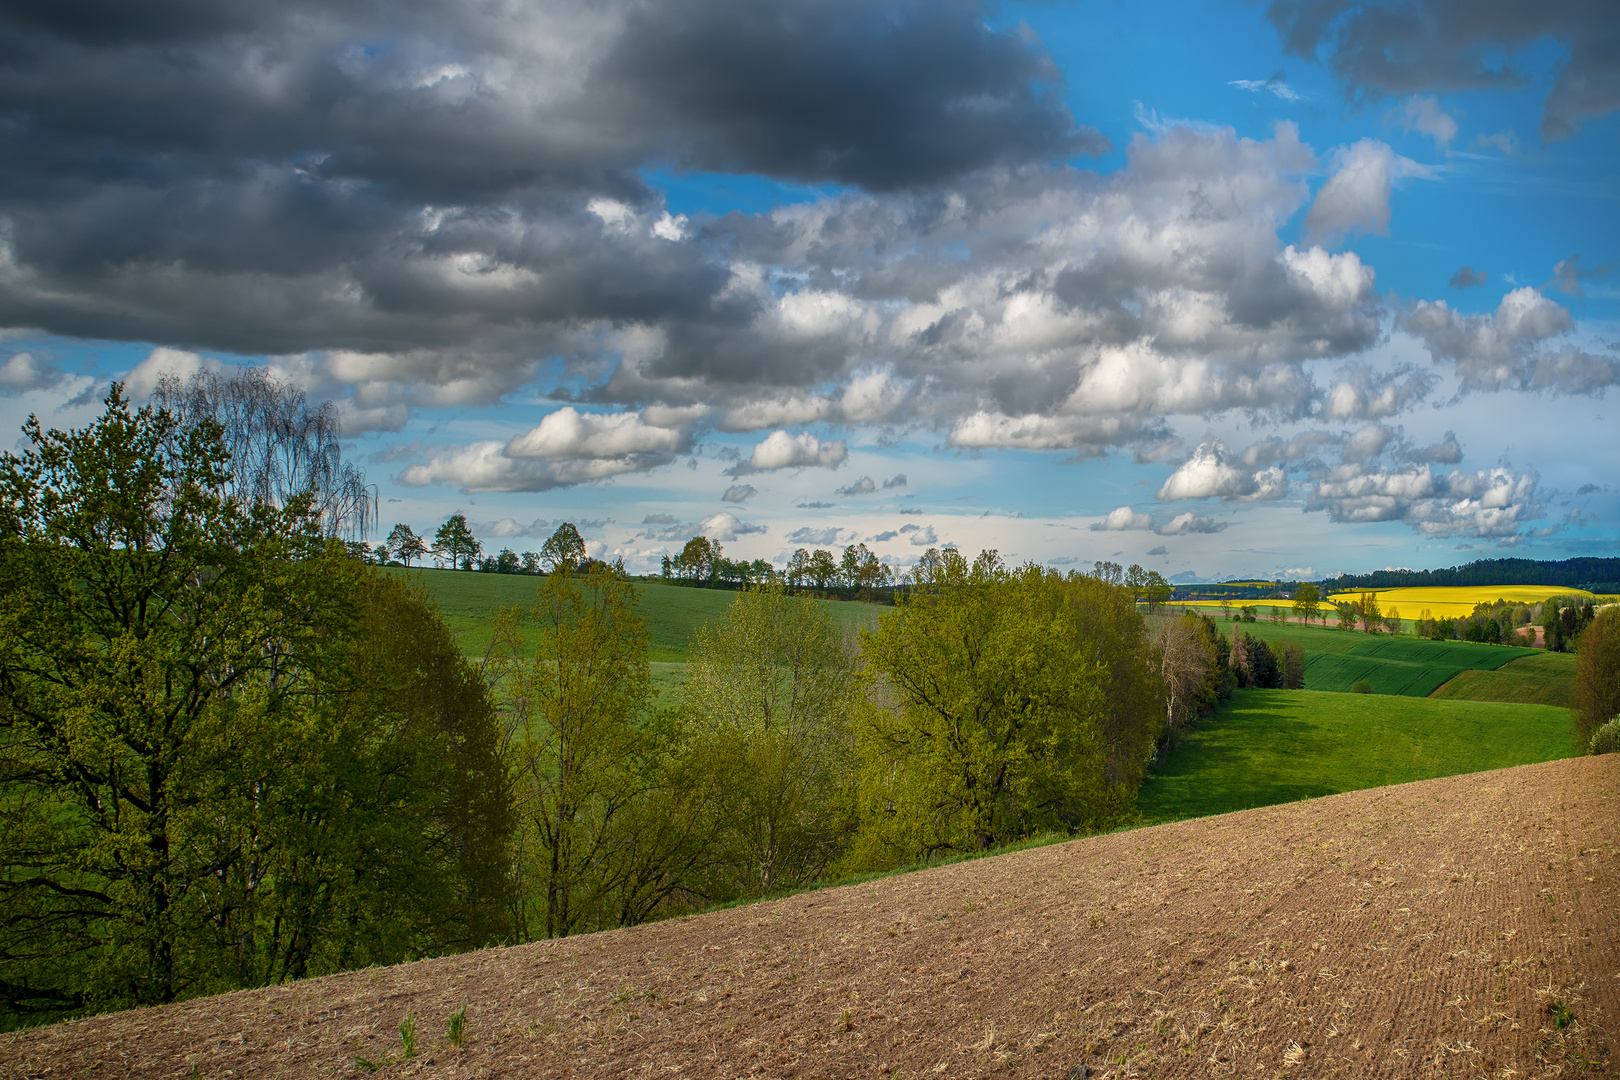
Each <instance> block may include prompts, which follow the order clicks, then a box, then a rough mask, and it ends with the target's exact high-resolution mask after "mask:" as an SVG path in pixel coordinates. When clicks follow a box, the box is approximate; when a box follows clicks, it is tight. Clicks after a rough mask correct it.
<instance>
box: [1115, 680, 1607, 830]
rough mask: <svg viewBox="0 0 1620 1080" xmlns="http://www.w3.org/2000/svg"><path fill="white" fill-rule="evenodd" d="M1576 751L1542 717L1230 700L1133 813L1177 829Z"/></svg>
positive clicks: (1490, 705) (1533, 712) (1363, 698)
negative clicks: (1190, 821) (1198, 820)
mask: <svg viewBox="0 0 1620 1080" xmlns="http://www.w3.org/2000/svg"><path fill="white" fill-rule="evenodd" d="M1580 750H1581V748H1580V747H1579V746H1578V745H1577V741H1576V738H1575V734H1574V729H1573V727H1572V725H1571V724H1570V719H1569V713H1568V711H1567V710H1565V709H1561V708H1555V707H1552V706H1548V705H1523V704H1504V703H1500V702H1489V701H1461V700H1446V699H1440V698H1411V697H1385V696H1369V695H1365V694H1337V693H1328V692H1324V691H1315V690H1239V691H1236V692H1235V693H1234V694H1233V697H1232V701H1231V702H1230V703H1229V704H1228V705H1226V706H1224V707H1223V708H1222V709H1221V710H1220V711H1219V712H1217V713H1216V714H1215V715H1214V716H1213V717H1211V718H1209V719H1208V720H1206V721H1205V722H1204V724H1203V725H1202V726H1201V727H1200V728H1199V730H1198V731H1196V732H1195V733H1194V734H1193V735H1192V736H1191V737H1190V738H1189V739H1188V740H1187V741H1186V742H1185V743H1183V744H1182V745H1181V746H1180V747H1178V748H1177V749H1176V750H1174V751H1172V752H1171V753H1170V754H1168V755H1166V756H1164V757H1161V758H1160V759H1159V761H1158V762H1157V764H1156V765H1155V766H1154V769H1153V773H1152V775H1150V776H1149V777H1148V779H1147V782H1146V783H1145V784H1143V786H1142V791H1141V794H1140V795H1139V796H1138V798H1137V809H1138V811H1140V813H1141V814H1142V820H1143V822H1144V823H1145V824H1153V823H1157V822H1161V821H1177V820H1180V819H1182V818H1189V817H1204V816H1207V815H1210V814H1224V813H1226V812H1228V811H1232V810H1246V809H1249V808H1250V807H1255V806H1271V805H1275V804H1277V803H1283V802H1293V801H1295V800H1297V799H1310V798H1316V797H1317V796H1321V795H1333V794H1337V793H1339V792H1343V791H1356V790H1360V789H1362V788H1370V787H1381V786H1384V785H1386V784H1404V783H1406V782H1408V781H1411V780H1428V779H1433V778H1435V777H1440V776H1453V775H1456V774H1458V773H1468V772H1479V771H1482V770H1485V769H1500V768H1506V767H1508V766H1511V765H1527V764H1530V763H1532V762H1538V761H1552V760H1555V759H1557V758H1565V757H1573V756H1575V755H1576V754H1579V753H1580Z"/></svg>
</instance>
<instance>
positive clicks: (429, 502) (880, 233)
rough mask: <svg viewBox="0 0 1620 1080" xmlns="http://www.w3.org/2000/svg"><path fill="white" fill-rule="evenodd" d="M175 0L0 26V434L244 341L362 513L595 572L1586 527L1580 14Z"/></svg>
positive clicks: (1375, 547) (1607, 461) (1316, 553)
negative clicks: (578, 563) (689, 559)
mask: <svg viewBox="0 0 1620 1080" xmlns="http://www.w3.org/2000/svg"><path fill="white" fill-rule="evenodd" d="M312 11H313V12H315V14H311V12H312ZM211 12H212V14H211V15H210V16H209V18H208V19H201V18H200V17H199V16H198V15H197V14H196V13H195V12H193V11H192V10H191V9H190V8H188V7H187V6H186V5H185V4H183V3H180V2H178V0H176V2H175V3H174V4H168V5H157V6H155V7H153V8H152V9H151V10H150V12H149V13H148V15H146V16H145V17H143V19H142V20H138V21H137V22H136V23H135V24H132V25H123V24H120V26H119V27H116V28H112V29H109V28H106V27H103V28H100V29H98V28H96V27H93V26H87V25H84V24H83V23H82V22H70V21H64V22H62V23H61V24H56V23H53V22H52V21H51V19H50V18H49V17H47V16H41V17H40V18H38V19H35V20H33V21H31V22H22V21H16V22H12V23H9V24H0V35H3V36H5V37H6V38H7V39H8V41H9V43H10V45H11V46H12V49H13V51H12V53H11V54H12V55H22V56H28V57H30V58H32V59H31V61H30V62H32V63H37V65H38V68H37V69H36V70H34V71H28V70H24V69H25V68H26V67H27V64H19V65H17V66H16V67H14V69H13V70H12V71H11V73H10V74H9V75H8V76H7V77H6V78H5V79H4V80H0V112H3V113H4V115H5V117H6V119H7V121H8V123H7V124H6V125H0V140H4V141H5V142H6V143H8V144H9V145H6V146H5V147H3V148H0V161H4V162H6V164H4V165H0V249H3V250H0V327H3V329H0V395H3V396H0V424H4V425H6V426H8V427H9V429H10V430H12V431H17V430H18V428H19V427H20V425H21V423H22V421H23V420H24V418H25V417H26V416H27V415H28V414H29V413H31V412H34V413H38V414H39V415H40V417H41V419H42V420H43V421H45V422H46V423H47V424H53V425H57V426H68V425H73V424H79V423H83V422H85V421H86V420H87V419H88V418H90V417H91V416H92V415H93V414H94V412H95V408H96V394H97V393H98V392H99V390H101V389H103V388H104V387H105V384H106V382H107V381H108V380H109V379H112V378H126V379H128V380H129V382H130V386H131V388H132V389H133V390H134V391H135V392H136V393H137V394H140V393H144V392H145V391H146V390H147V389H149V387H150V386H151V384H152V382H153V381H154V380H155V378H156V376H157V375H158V374H160V373H162V372H167V371H172V372H176V373H179V374H182V375H183V374H186V373H188V372H190V371H195V370H199V369H202V368H214V369H222V370H223V369H228V368H230V367H232V366H238V365H255V364H256V365H268V366H269V367H270V368H271V369H272V371H273V372H275V373H276V374H278V375H279V376H280V377H282V378H285V379H288V380H289V381H293V382H296V383H297V384H298V385H300V386H302V387H304V388H306V389H307V390H308V391H309V393H311V394H312V395H314V396H316V397H319V398H324V399H330V400H332V401H333V402H334V403H335V404H336V406H337V408H338V409H339V410H340V413H341V415H342V416H343V417H344V423H345V432H346V435H347V436H348V444H347V445H348V453H349V455H350V456H351V457H352V458H353V459H354V460H356V461H358V462H360V463H361V464H362V465H363V466H364V468H365V469H366V472H367V475H368V477H369V478H370V479H371V480H372V481H373V482H374V483H375V484H376V485H377V488H378V494H379V500H380V517H381V519H382V522H383V526H384V531H386V529H387V527H389V526H390V525H392V523H393V522H395V521H404V522H407V523H409V524H411V525H412V526H414V527H415V528H417V529H418V530H419V531H431V529H432V528H434V527H435V526H436V525H437V524H438V523H439V522H441V521H442V520H443V519H444V518H445V517H446V516H447V515H448V514H450V513H452V512H456V511H461V512H464V513H466V514H467V516H468V517H469V519H470V520H472V521H473V522H474V523H475V524H476V525H477V528H478V531H479V534H480V537H481V539H482V540H483V541H484V543H485V545H486V547H489V548H492V549H494V548H499V547H501V546H511V547H513V548H514V549H516V550H519V551H522V550H525V549H538V547H539V545H540V543H541V542H542V541H543V539H544V537H545V535H548V534H549V532H550V531H551V529H552V528H554V527H555V526H556V524H558V523H559V522H561V521H564V520H570V521H574V522H576V523H577V524H579V526H580V528H581V531H582V532H583V533H584V535H585V536H586V538H587V540H588V541H589V542H590V545H591V548H592V550H593V552H594V553H596V554H600V555H604V556H607V557H619V558H623V559H624V560H625V562H626V564H627V565H628V566H629V567H630V568H631V569H633V570H647V569H652V568H654V567H656V565H657V563H658V560H659V557H660V556H661V555H663V554H664V553H666V552H669V551H672V550H676V549H678V548H679V546H680V545H681V543H682V542H684V540H685V539H686V538H687V537H689V536H691V535H694V534H696V533H698V532H703V533H706V534H707V535H710V536H711V537H714V538H717V539H719V540H721V541H722V542H723V543H724V544H725V546H726V549H727V552H728V553H729V554H732V555H735V556H743V557H748V558H754V557H764V558H767V559H774V560H776V561H778V562H781V561H784V560H785V558H786V557H787V555H788V554H790V553H791V551H792V550H793V549H794V548H795V547H799V546H810V547H814V546H824V547H834V546H842V545H844V544H848V543H853V542H863V543H866V544H868V546H870V547H871V548H872V549H873V550H875V551H877V552H878V553H879V554H880V555H881V556H883V557H884V558H885V559H887V560H888V561H890V562H892V563H894V564H895V565H896V566H897V567H902V568H903V567H904V566H906V565H909V564H910V563H911V562H913V561H915V559H916V557H917V556H918V555H919V554H921V552H922V551H924V550H926V548H927V547H929V546H937V545H943V544H946V543H954V544H957V545H959V546H961V547H963V548H965V549H969V550H972V551H977V550H978V549H980V548H987V547H993V548H996V549H998V550H1000V551H1001V553H1002V554H1003V555H1004V556H1005V557H1008V558H1009V559H1011V560H1023V559H1033V560H1036V561H1040V562H1045V563H1050V564H1054V565H1059V566H1075V565H1078V566H1088V565H1089V564H1090V563H1091V562H1092V561H1093V560H1096V559H1104V558H1108V559H1115V560H1118V561H1123V562H1138V561H1139V562H1141V563H1142V564H1143V565H1145V566H1148V567H1150V568H1154V569H1159V570H1161V571H1162V572H1164V573H1165V574H1166V575H1167V576H1170V577H1172V578H1180V579H1182V580H1191V579H1195V578H1196V579H1207V578H1223V577H1248V576H1261V577H1276V576H1288V575H1291V576H1296V577H1306V576H1308V577H1319V576H1325V575H1328V574H1331V573H1336V572H1339V571H1361V570H1367V569H1373V568H1377V567H1382V566H1412V567H1434V566H1446V565H1452V564H1455V563H1460V562H1466V561H1470V560H1472V559H1476V558H1490V557H1498V556H1500V555H1503V554H1515V555H1529V556H1532V557H1538V558H1563V557H1568V556H1572V555H1606V554H1614V553H1615V549H1616V539H1617V519H1620V481H1617V480H1616V479H1615V478H1616V477H1617V476H1620V438H1616V437H1615V436H1614V435H1613V434H1612V432H1613V431H1615V430H1620V427H1617V425H1616V424H1615V423H1614V421H1613V420H1610V419H1608V418H1607V411H1608V410H1609V409H1610V408H1611V407H1612V404H1613V403H1612V401H1611V400H1610V398H1611V396H1612V395H1613V394H1614V393H1615V392H1616V391H1615V389H1614V387H1615V386H1616V384H1617V383H1620V305H1617V300H1620V273H1612V272H1611V271H1610V267H1613V266H1615V264H1616V263H1620V206H1617V202H1616V200H1617V198H1620V111H1617V106H1620V60H1617V59H1616V57H1620V28H1617V23H1620V17H1617V16H1616V15H1614V14H1612V13H1609V12H1606V11H1602V10H1599V8H1598V6H1596V5H1585V4H1577V3H1563V4H1560V3H1550V4H1545V5H1536V6H1534V7H1527V6H1526V5H1522V4H1511V3H1507V2H1506V0H1503V2H1501V3H1482V4H1460V3H1450V2H1447V3H1439V2H1425V3H1422V4H1416V5H1412V4H1400V5H1375V4H1362V3H1347V2H1346V3H1339V2H1329V3H1325V4H1318V5H1304V6H1302V5H1297V4H1292V3H1288V2H1286V0H1279V2H1277V3H1272V4H1269V5H1268V4H1250V3H1230V4H1223V3H1205V4H1171V3H1160V4H1141V3H1138V4H1130V5H1125V4H1089V3H1043V4H1004V5H999V6H992V5H986V4H979V3H971V2H967V0H944V2H937V3H930V4H922V3H914V2H912V3H906V2H870V3H859V4H857V3H855V2H854V0H816V2H808V0H806V2H802V3H797V4H790V3H787V2H786V0H782V2H781V3H767V2H756V3H746V4H745V3H742V0H678V2H670V3H666V4H660V5H656V6H649V5H643V4H639V3H629V2H624V3H619V2H614V3H598V4H575V3H571V2H563V0H557V2H553V3H538V4H530V5H524V6H521V7H517V8H504V7H501V6H500V5H489V6H477V5H474V6H468V5H457V6H452V5H448V4H435V3H419V4H414V5H398V6H386V5H385V6H380V7H370V8H366V9H365V10H363V11H361V10H358V9H357V10H355V11H349V10H348V9H347V8H330V7H321V8H317V9H311V8H306V7H304V6H303V5H300V4H292V3H289V4H279V5H262V4H260V5H248V4H245V3H244V4H242V5H240V6H239V7H238V6H235V5H231V4H226V5H222V6H220V7H218V8H216V9H211ZM1605 43H1608V44H1605ZM1611 44H1612V45H1614V46H1615V47H1614V48H1609V47H1608V45H1611Z"/></svg>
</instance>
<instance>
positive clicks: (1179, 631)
mask: <svg viewBox="0 0 1620 1080" xmlns="http://www.w3.org/2000/svg"><path fill="white" fill-rule="evenodd" d="M1157 645H1158V649H1159V674H1160V677H1161V678H1162V679H1163V680H1164V687H1165V696H1164V698H1165V700H1164V735H1163V739H1164V741H1165V743H1166V744H1167V745H1174V744H1175V742H1177V741H1178V740H1179V738H1180V736H1181V735H1182V734H1184V733H1185V732H1186V731H1188V730H1190V729H1191V728H1192V725H1193V721H1195V720H1196V719H1197V717H1198V714H1199V713H1200V712H1201V711H1202V710H1203V709H1204V708H1205V706H1206V705H1207V704H1210V703H1212V702H1213V692H1214V690H1215V685H1216V684H1214V682H1213V680H1212V676H1213V674H1214V673H1213V668H1214V666H1215V650H1214V648H1213V647H1211V645H1210V644H1209V642H1208V640H1207V639H1206V638H1205V636H1204V634H1203V633H1202V632H1201V627H1200V625H1199V621H1198V616H1196V615H1193V614H1191V613H1190V612H1189V613H1187V614H1184V615H1182V616H1181V617H1180V618H1173V619H1169V620H1167V621H1166V622H1165V623H1164V624H1163V625H1162V626H1161V627H1160V628H1159V634H1158V640H1157Z"/></svg>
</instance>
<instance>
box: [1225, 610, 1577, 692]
mask: <svg viewBox="0 0 1620 1080" xmlns="http://www.w3.org/2000/svg"><path fill="white" fill-rule="evenodd" d="M1215 625H1216V626H1217V627H1219V628H1220V630H1221V632H1222V633H1224V634H1226V635H1228V636H1230V635H1231V633H1232V629H1233V625H1234V624H1232V623H1230V622H1226V621H1223V620H1219V619H1217V620H1216V623H1215ZM1239 625H1240V626H1241V629H1243V630H1244V631H1246V632H1248V633H1250V634H1252V635H1254V636H1255V637H1257V638H1260V639H1261V640H1263V641H1266V642H1268V643H1269V644H1271V645H1273V646H1277V645H1281V644H1283V643H1284V642H1295V643H1297V644H1299V645H1300V646H1301V647H1302V648H1303V649H1304V650H1305V688H1306V689H1307V690H1329V691H1340V692H1343V691H1348V690H1349V689H1350V688H1351V687H1352V686H1354V685H1355V684H1356V683H1358V682H1363V681H1365V682H1367V683H1369V684H1370V685H1371V686H1372V691H1373V693H1374V694H1392V695H1399V696H1402V697H1427V696H1429V695H1430V694H1433V693H1434V692H1435V691H1436V690H1437V689H1438V688H1439V687H1441V686H1443V685H1445V684H1446V683H1447V682H1449V681H1450V680H1451V679H1453V678H1454V677H1456V676H1457V675H1459V674H1461V673H1463V672H1469V671H1473V672H1485V671H1495V670H1496V669H1498V668H1501V667H1503V666H1504V665H1507V664H1510V663H1512V662H1513V661H1516V660H1520V659H1526V658H1535V657H1540V656H1545V655H1546V654H1545V653H1543V652H1541V651H1540V650H1537V649H1522V648H1518V647H1515V646H1509V645H1485V644H1482V643H1479V642H1472V641H1429V640H1427V639H1425V638H1420V637H1415V636H1410V635H1406V634H1399V635H1395V636H1390V635H1388V634H1368V633H1365V632H1364V631H1361V630H1338V629H1323V628H1322V627H1319V626H1301V625H1299V624H1297V623H1273V622H1269V621H1267V620H1265V619H1259V620H1256V621H1255V622H1252V623H1242V624H1239ZM1514 682H1515V679H1514V677H1513V676H1508V677H1506V678H1504V679H1499V680H1496V681H1495V683H1492V684H1489V685H1488V686H1487V688H1486V690H1487V692H1489V690H1491V689H1495V688H1496V687H1498V686H1500V687H1503V688H1506V687H1508V686H1510V685H1511V684H1513V683H1514ZM1482 685H1484V684H1482ZM1502 692H1510V691H1508V690H1506V689H1504V690H1503V691H1502ZM1465 696H1466V695H1465ZM1489 700H1498V701H1519V700H1534V701H1540V700H1541V699H1539V698H1529V699H1523V698H1520V697H1507V698H1492V699H1489ZM1546 703H1552V702H1546Z"/></svg>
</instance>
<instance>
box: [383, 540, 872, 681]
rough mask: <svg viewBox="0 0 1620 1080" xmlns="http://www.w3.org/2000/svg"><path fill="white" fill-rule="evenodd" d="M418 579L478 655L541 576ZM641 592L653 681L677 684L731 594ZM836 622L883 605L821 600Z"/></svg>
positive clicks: (415, 575) (646, 587) (468, 650)
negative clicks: (504, 613) (692, 646)
mask: <svg viewBox="0 0 1620 1080" xmlns="http://www.w3.org/2000/svg"><path fill="white" fill-rule="evenodd" d="M389 573H392V574H401V575H408V576H409V577H410V578H411V579H413V580H416V581H420V582H421V584H422V586H423V588H425V589H426V590H427V593H428V596H429V597H430V598H432V600H433V602H434V603H435V604H437V605H438V608H439V611H440V612H441V613H442V614H443V615H444V621H445V622H446V623H448V624H449V625H450V629H451V630H452V631H454V632H455V634H456V639H457V641H458V642H459V643H460V644H461V651H462V653H463V655H466V656H472V657H479V656H483V655H484V650H485V649H487V648H488V647H489V642H490V639H491V638H492V637H493V636H494V632H495V612H496V611H497V610H498V609H500V608H503V607H522V608H530V607H533V606H534V601H535V592H536V590H537V589H538V588H539V587H540V584H541V580H542V579H540V578H537V577H533V576H531V575H529V574H484V573H479V572H477V571H472V570H431V569H428V570H422V569H412V570H404V569H401V568H398V567H395V568H393V569H391V570H390V571H389ZM637 589H638V591H639V593H640V597H639V600H638V602H637V605H636V610H637V612H638V613H639V614H640V615H641V617H642V618H644V619H646V620H647V635H648V638H649V642H648V658H649V659H650V660H651V661H652V662H653V665H654V666H653V682H654V685H655V686H659V687H660V688H662V687H664V686H673V685H678V684H679V679H680V665H682V664H684V663H685V661H686V649H687V645H688V644H689V643H690V642H691V640H692V635H693V634H695V633H697V630H698V628H699V627H700V626H703V625H704V624H706V623H708V622H711V621H713V620H715V619H717V618H719V617H720V615H721V614H722V613H723V612H724V611H725V610H726V607H727V606H728V605H729V604H730V603H731V601H732V598H733V597H734V596H735V595H736V594H735V593H734V592H732V591H731V590H730V589H693V588H687V587H685V586H682V585H667V584H664V583H663V582H646V583H637ZM818 603H821V604H825V605H826V607H827V608H828V610H829V611H830V612H831V613H832V617H833V619H834V620H835V621H837V623H838V624H839V625H841V626H843V627H845V628H846V629H847V630H848V631H849V632H850V633H855V632H856V631H858V630H859V629H860V628H861V627H863V626H872V625H875V624H876V622H877V616H878V613H879V612H881V611H882V610H883V608H882V606H881V605H878V604H865V603H859V602H856V601H843V600H821V601H818Z"/></svg>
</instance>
